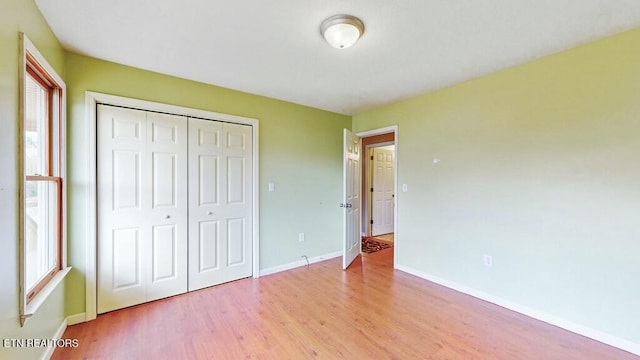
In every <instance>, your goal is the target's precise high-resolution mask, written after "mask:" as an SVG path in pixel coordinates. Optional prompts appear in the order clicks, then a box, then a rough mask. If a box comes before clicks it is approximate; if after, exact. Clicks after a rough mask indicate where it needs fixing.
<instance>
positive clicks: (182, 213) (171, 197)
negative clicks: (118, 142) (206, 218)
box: [144, 112, 188, 301]
mask: <svg viewBox="0 0 640 360" xmlns="http://www.w3.org/2000/svg"><path fill="white" fill-rule="evenodd" d="M146 130H147V156H148V165H147V166H148V170H147V174H146V176H145V178H144V185H145V191H144V196H147V197H148V199H147V201H146V204H147V206H146V208H147V209H148V211H147V213H146V224H147V226H148V227H149V237H148V240H149V241H148V243H147V250H146V252H145V256H147V257H149V258H148V260H147V261H148V262H149V265H148V276H147V280H148V283H147V299H146V301H153V300H157V299H161V298H164V297H168V296H173V295H177V294H182V293H185V292H187V280H188V278H187V275H188V274H187V211H188V205H187V204H188V203H187V201H188V198H187V186H188V183H187V168H188V164H187V149H188V147H187V118H186V117H182V116H176V115H167V114H159V113H154V112H148V113H147V128H146Z"/></svg>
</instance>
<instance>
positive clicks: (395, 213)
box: [356, 125, 401, 269]
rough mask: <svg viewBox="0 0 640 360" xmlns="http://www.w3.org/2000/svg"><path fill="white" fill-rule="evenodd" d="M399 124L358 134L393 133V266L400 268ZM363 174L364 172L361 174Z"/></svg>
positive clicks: (365, 135) (360, 135) (367, 135)
mask: <svg viewBox="0 0 640 360" xmlns="http://www.w3.org/2000/svg"><path fill="white" fill-rule="evenodd" d="M398 130H399V129H398V125H391V126H387V127H383V128H379V129H373V130H367V131H361V132H359V133H356V136H359V137H361V138H363V137H371V136H374V135H381V134H387V133H390V132H392V133H393V144H394V146H395V149H394V150H395V154H394V155H395V156H394V157H393V173H394V174H393V193H394V194H396V197H395V198H394V200H393V201H394V202H395V204H394V207H393V231H394V234H393V267H394V268H395V269H397V268H398V266H397V264H398V252H399V247H398V245H399V243H401V241H398V240H399V239H400V234H399V233H400V229H399V228H398V206H399V201H398V199H400V197H401V195H400V193H399V192H398V158H399V157H400V156H399V155H400V151H399V144H400V141H399V140H400V139H399V138H398ZM360 176H362V174H361V175H360ZM360 221H362V217H360Z"/></svg>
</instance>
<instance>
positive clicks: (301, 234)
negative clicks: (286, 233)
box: [298, 233, 304, 242]
mask: <svg viewBox="0 0 640 360" xmlns="http://www.w3.org/2000/svg"><path fill="white" fill-rule="evenodd" d="M298 241H299V242H303V241H304V233H299V234H298Z"/></svg>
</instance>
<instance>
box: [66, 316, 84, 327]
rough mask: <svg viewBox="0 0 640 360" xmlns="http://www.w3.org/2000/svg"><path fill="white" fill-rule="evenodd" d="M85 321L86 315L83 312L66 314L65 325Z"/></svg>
mask: <svg viewBox="0 0 640 360" xmlns="http://www.w3.org/2000/svg"><path fill="white" fill-rule="evenodd" d="M85 321H87V316H86V314H85V313H80V314H75V315H71V316H67V325H68V326H71V325H76V324H80V323H83V322H85Z"/></svg>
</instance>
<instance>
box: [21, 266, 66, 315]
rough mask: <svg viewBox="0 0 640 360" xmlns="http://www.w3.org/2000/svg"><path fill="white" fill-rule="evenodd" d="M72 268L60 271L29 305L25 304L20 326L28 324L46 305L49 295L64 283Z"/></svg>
mask: <svg viewBox="0 0 640 360" xmlns="http://www.w3.org/2000/svg"><path fill="white" fill-rule="evenodd" d="M70 270H71V267H70V266H68V267H66V268H64V269H62V270H60V271H58V273H57V274H56V275H55V276H54V277H53V278H52V279H51V281H49V282H48V283H47V285H45V287H44V288H42V290H41V291H40V292H39V293H38V295H36V296H35V297H34V298H33V299H31V301H30V302H29V303H28V304H24V305H23V307H22V309H23V311H22V314H20V326H24V324H26V323H27V320H29V318H31V317H32V316H33V314H35V313H36V311H38V309H39V308H40V306H41V305H42V304H44V302H45V301H46V300H47V298H48V297H49V295H51V293H52V292H53V291H54V290H55V289H56V288H57V287H58V285H60V283H62V281H63V280H64V278H65V276H67V274H68V273H69V271H70Z"/></svg>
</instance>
